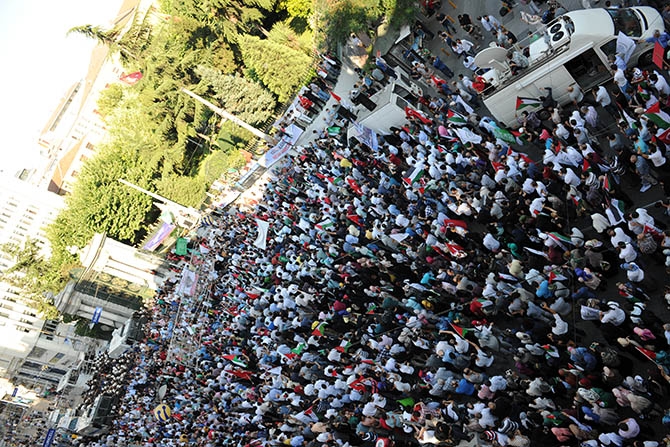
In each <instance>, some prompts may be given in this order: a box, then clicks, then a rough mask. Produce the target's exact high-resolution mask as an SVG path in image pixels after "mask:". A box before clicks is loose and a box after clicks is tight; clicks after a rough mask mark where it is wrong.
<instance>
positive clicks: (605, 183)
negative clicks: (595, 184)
mask: <svg viewBox="0 0 670 447" xmlns="http://www.w3.org/2000/svg"><path fill="white" fill-rule="evenodd" d="M611 188H612V185H611V184H610V176H609V175H607V174H605V175H603V189H604V190H605V191H607V192H609V191H611Z"/></svg>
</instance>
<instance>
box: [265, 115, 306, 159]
mask: <svg viewBox="0 0 670 447" xmlns="http://www.w3.org/2000/svg"><path fill="white" fill-rule="evenodd" d="M284 132H285V135H284V136H283V137H282V138H281V140H280V141H279V143H277V144H276V145H275V146H274V147H273V148H272V149H270V150H269V151H267V152H266V153H265V154H264V155H263V156H262V157H261V158H260V159H259V160H258V164H259V165H261V166H263V167H264V168H269V167H270V166H272V165H273V164H275V163H277V162H278V161H279V160H281V159H282V158H283V157H284V156H285V155H286V154H288V152H289V151H290V150H291V148H292V147H293V145H294V144H295V143H296V142H297V141H298V138H300V135H302V133H303V132H304V131H303V130H302V129H301V128H300V127H298V126H296V125H295V124H291V125H290V126H287V127H286V128H285V129H284Z"/></svg>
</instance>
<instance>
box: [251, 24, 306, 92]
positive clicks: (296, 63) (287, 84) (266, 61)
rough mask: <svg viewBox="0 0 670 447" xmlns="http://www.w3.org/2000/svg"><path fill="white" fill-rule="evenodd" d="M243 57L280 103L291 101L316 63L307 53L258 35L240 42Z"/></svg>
mask: <svg viewBox="0 0 670 447" xmlns="http://www.w3.org/2000/svg"><path fill="white" fill-rule="evenodd" d="M238 42H239V44H240V49H241V51H242V58H243V60H244V64H245V65H246V66H247V68H249V69H252V70H253V71H254V72H255V73H256V74H257V75H258V77H259V79H260V80H261V82H263V84H264V85H265V86H266V87H267V88H268V89H269V90H270V91H271V92H272V93H274V94H275V95H277V97H278V98H279V101H281V102H285V101H288V100H289V99H290V98H291V97H292V96H293V95H294V94H295V93H296V92H297V90H298V88H299V87H300V86H301V85H302V84H303V83H304V82H305V81H306V80H307V79H308V78H309V76H310V74H311V68H312V60H311V58H310V57H309V56H307V55H306V54H304V53H302V52H300V51H296V50H294V49H292V48H288V47H285V46H283V45H281V44H278V43H276V42H273V41H271V40H267V39H260V38H258V37H256V36H248V35H247V36H240V37H239V39H238Z"/></svg>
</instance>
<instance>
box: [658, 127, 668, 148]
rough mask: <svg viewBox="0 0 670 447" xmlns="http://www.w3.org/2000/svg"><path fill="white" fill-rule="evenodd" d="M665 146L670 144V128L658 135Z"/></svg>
mask: <svg viewBox="0 0 670 447" xmlns="http://www.w3.org/2000/svg"><path fill="white" fill-rule="evenodd" d="M656 138H658V139H659V140H660V141H661V142H662V143H663V144H670V127H669V128H667V129H666V130H664V131H663V132H662V133H660V134H658V135H656Z"/></svg>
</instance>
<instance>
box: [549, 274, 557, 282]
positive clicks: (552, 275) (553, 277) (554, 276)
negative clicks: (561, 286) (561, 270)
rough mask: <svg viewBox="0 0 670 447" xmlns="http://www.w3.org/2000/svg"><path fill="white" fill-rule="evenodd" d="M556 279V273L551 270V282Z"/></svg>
mask: <svg viewBox="0 0 670 447" xmlns="http://www.w3.org/2000/svg"><path fill="white" fill-rule="evenodd" d="M555 279H556V273H554V272H549V284H551V282H552V281H553V280H555Z"/></svg>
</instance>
